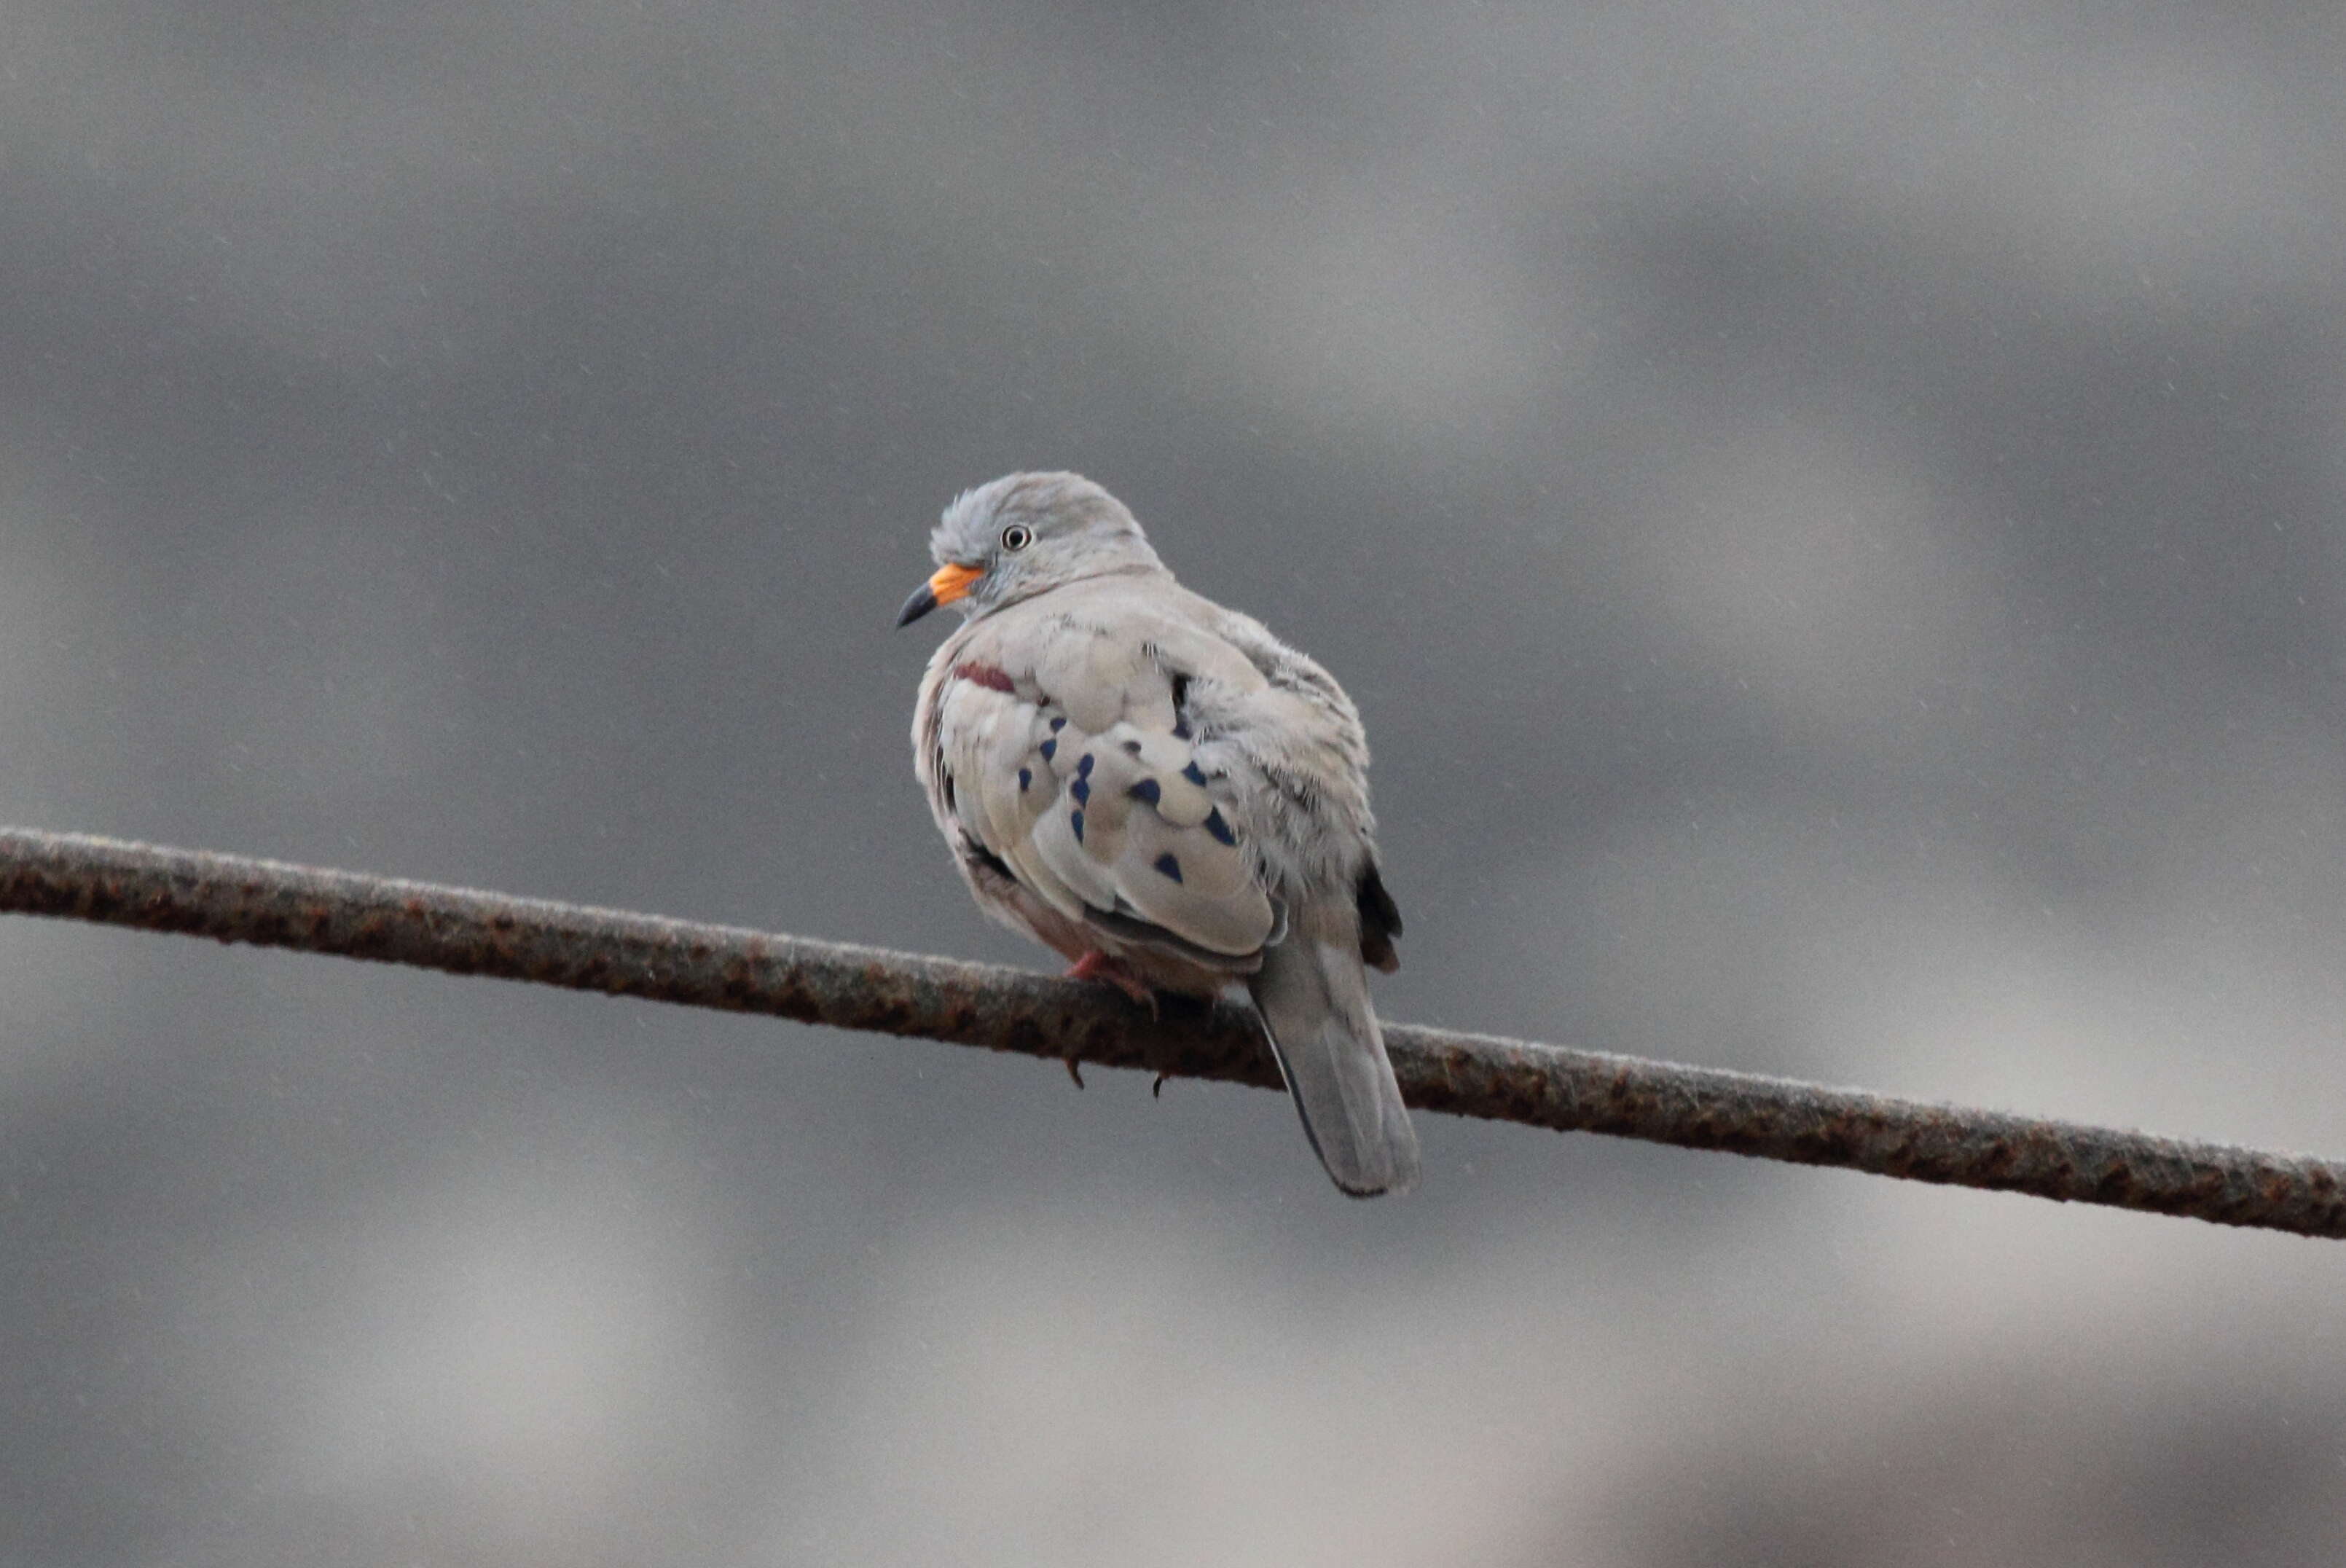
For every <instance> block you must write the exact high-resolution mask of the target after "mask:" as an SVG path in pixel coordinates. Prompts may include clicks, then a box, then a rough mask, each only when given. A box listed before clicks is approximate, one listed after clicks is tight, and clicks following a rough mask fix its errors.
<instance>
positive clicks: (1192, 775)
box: [1181, 762, 1206, 787]
mask: <svg viewBox="0 0 2346 1568" xmlns="http://www.w3.org/2000/svg"><path fill="white" fill-rule="evenodd" d="M1181 777H1182V778H1184V779H1188V781H1189V782H1190V783H1192V784H1196V785H1199V786H1200V787H1202V786H1203V785H1204V784H1205V782H1206V775H1205V770H1204V769H1200V768H1199V766H1198V765H1197V764H1196V763H1194V762H1192V763H1190V764H1189V766H1188V767H1187V768H1184V769H1181Z"/></svg>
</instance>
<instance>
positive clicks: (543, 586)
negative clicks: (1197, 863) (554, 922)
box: [0, 0, 2346, 1568]
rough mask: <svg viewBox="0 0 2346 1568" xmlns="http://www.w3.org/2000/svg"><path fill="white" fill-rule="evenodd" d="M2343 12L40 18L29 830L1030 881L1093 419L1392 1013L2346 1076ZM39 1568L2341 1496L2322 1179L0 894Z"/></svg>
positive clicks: (17, 433) (2340, 1084) (2236, 1104)
mask: <svg viewBox="0 0 2346 1568" xmlns="http://www.w3.org/2000/svg"><path fill="white" fill-rule="evenodd" d="M2341 15H2342V14H2341V11H2340V10H2339V8H2338V7H2336V6H2334V5H2324V4H2311V3H2303V0H2300V3H2296V4H2285V3H2282V4H2264V5H2258V4H2243V5H2211V4H2208V3H2206V0H2193V3H2191V4H2175V5H2110V4H2097V3H2085V0H2011V3H2004V4H1997V3H1990V4H1984V5H1948V4H1944V3H1939V4H1930V3H1925V0H1887V3H1883V4H1875V5H1866V4H1820V5H1806V4H1790V3H1774V0H1770V3H1760V4H1754V3H1751V0H1729V3H1720V4H1712V5H1703V4H1679V5H1596V6H1585V7H1578V6H1548V5H1523V6H1518V7H1514V8H1508V7H1503V6H1484V7H1474V8H1460V9H1438V8H1433V7H1423V6H1417V5H1386V6H1374V5H1370V6H1359V7H1349V8H1336V7H1325V6H1305V5H1296V6H1288V5H1188V6H1168V5H1135V4H1126V5H1076V4H1048V3H1044V0H1029V3H1025V4H1000V5H984V4H975V3H963V4H947V5H893V4H885V3H883V4H871V5H860V6H855V7H847V6H831V7H821V8H812V7H809V8H791V7H786V6H774V5H760V4H751V3H750V0H710V3H709V4H704V5H693V6H687V5H673V4H666V3H663V0H651V3H648V4H646V3H641V0H637V3H630V4H617V3H608V0H586V3H576V0H566V3H564V4H540V3H525V0H509V3H492V4H485V5H484V4H479V3H475V0H468V3H465V4H456V3H454V0H417V3H411V4H403V5H362V4H360V3H358V0H331V3H311V4H299V5H297V4H291V3H288V0H219V3H214V4H209V5H164V4H158V3H153V0H6V3H5V4H0V736H5V745H0V820H13V821H16V822H20V823H25V824H29V825H35V826H40V827H46V828H56V829H78V830H94V831H100V832H108V833H115V834H120V835H125V836H130V837H137V838H145V839H151V840H162V841H166V842H175V843H180V844H187V845H193V846H202V847H209V848H216V849H224V850H239V851H246V852H255V853H263V854H270V855H275V856H280V857H284V858H289V859H297V860H313V861H320V862H325V863H329V864H335V865H342V866H347V867H353V868H359V869H364V870H371V871H382V872H388V873H394V874H400V875H406V876H413V877H422V878H431V879H440V880H447V881H460V882H465V883H471V884H474V885H481V886H488V887H494V888H500V889H505V890H508V891H516V892H524V893H531V894H539V895H546V896H552V897H560V898H570V899H579V900H586V901H594V902H599V903H606V904H616V905H620V906H625V907H630V908H637V909H645V910H651V911H661V912H667V913H673V914H679V915H687V916H691V917H697V918H704V919H711V920H719V921H739V922H745V923H750V924H756V925H760V926H765V927H769V928H773V929H780V930H785V931H792V932H802V933H806V934H810V935H820V936H827V937H834V938H845V939H852V940H858V941H864V942H882V943H886V944H890V945H893V946H900V947H905V948H913V949H921V950H926V951H933V952H951V953H959V954H966V955H973V956H984V957H991V958H1000V959H1010V960H1014V961H1017V962H1041V961H1042V960H1043V958H1044V957H1045V955H1043V954H1040V953H1039V952H1030V951H1029V950H1028V949H1026V948H1025V947H1023V946H1022V945H1021V944H1019V943H1018V942H1015V940H1014V939H1012V938H1010V937H1008V936H1007V935H1005V934H1004V933H1001V932H997V931H995V930H994V929H993V928H992V927H990V926H989V925H987V924H986V923H984V921H982V920H981V919H980V917H979V916H978V915H977V914H976V913H975V912H974V911H973V910H972V909H971V908H970V907H969V904H968V902H967V900H966V898H965V896H964V893H963V891H962V890H961V888H960V886H959V884H958V882H957V881H956V879H955V878H954V873H953V871H952V870H951V867H950V864H949V862H948V859H947V857H946V854H945V852H944V850H943V847H942V846H941V844H940V843H939V842H938V841H937V840H936V838H935V836H934V833H933V830H932V828H931V827H930V824H929V822H928V820H927V817H926V814H925V811H924V809H923V805H922V802H921V799H920V793H919V790H918V789H917V787H916V785H915V784H914V782H913V777H912V768H911V761H910V754H909V750H908V748H907V744H906V741H905V733H904V732H905V729H906V725H907V721H908V717H909V714H910V710H911V704H912V697H913V684H914V681H915V679H916V677H917V675H918V671H919V669H920V667H921V664H922V662H923V659H924V658H925V657H926V655H927V653H928V650H929V648H930V647H931V646H933V642H934V640H935V637H936V636H938V635H940V633H941V630H942V628H941V627H939V626H935V625H930V624H924V625H923V626H920V627H918V628H916V629H915V630H914V631H913V632H909V633H905V634H901V635H892V634H891V632H890V631H889V623H890V620H891V618H892V615H893V613H894V611H895V608H896V606H897V605H898V603H899V602H900V601H901V600H902V598H903V596H904V594H905V593H906V592H907V591H908V590H909V589H910V588H911V587H912V586H913V585H915V584H916V583H917V582H918V581H919V580H920V579H921V577H922V576H923V575H925V574H926V572H927V571H928V569H929V563H928V560H927V557H926V555H925V548H924V540H925V534H926V530H927V527H928V525H929V524H930V523H931V522H932V521H933V518H934V516H935V514H936V512H937V510H938V509H939V508H940V507H941V506H942V505H943V503H944V502H945V501H946V500H947V498H948V497H949V496H950V495H951V494H953V493H954V491H955V490H957V489H959V488H961V487H963V486H965V485H968V484H974V483H977V482H979V481H982V480H984V479H986V478H989V477H991V476H993V475H994V474H996V473H1002V472H1004V471H1006V470H1009V469H1013V468H1018V467H1036V466H1068V467H1075V468H1079V469H1081V470H1083V471H1085V472H1086V473H1090V474H1092V475H1093V476H1095V477H1096V478H1098V479H1100V480H1101V481H1103V482H1104V483H1106V484H1108V485H1109V486H1110V487H1111V488H1112V489H1114V490H1116V491H1117V493H1118V494H1121V495H1122V496H1123V497H1124V498H1125V499H1126V500H1127V501H1128V502H1129V503H1130V504H1132V505H1133V507H1134V508H1135V510H1136V511H1137V513H1138V514H1139V515H1140V516H1141V518H1142V519H1143V521H1144V522H1146V523H1147V524H1148V525H1149V526H1150V528H1151V530H1152V532H1153V534H1154V535H1155V537H1156V539H1157V541H1158V544H1159V545H1160V547H1161V549H1162V551H1163V553H1164V554H1165V555H1166V557H1167V558H1168V561H1169V562H1171V563H1172V564H1173V565H1174V566H1175V567H1176V568H1177V569H1178V571H1180V572H1181V573H1182V574H1183V575H1184V577H1185V578H1186V580H1187V581H1188V582H1189V583H1190V584H1191V585H1194V586H1196V587H1198V588H1199V589H1201V590H1203V591H1205V592H1207V593H1209V594H1211V595H1214V596H1218V597H1219V598H1222V599H1224V600H1226V601H1228V602H1230V603H1232V604H1235V605H1237V606H1241V607H1243V608H1246V609H1249V610H1251V611H1253V612H1255V613H1257V614H1259V615H1260V616H1264V617H1265V618H1266V619H1268V620H1269V621H1270V622H1271V624H1272V625H1273V626H1276V627H1277V628H1279V629H1280V631H1281V632H1282V633H1284V634H1285V635H1286V636H1289V637H1290V638H1291V639H1293V640H1294V641H1296V642H1298V643H1299V644H1301V646H1302V647H1306V648H1309V649H1310V650H1311V651H1312V652H1314V653H1315V654H1317V655H1318V656H1320V657H1321V658H1322V659H1323V660H1325V661H1326V662H1327V663H1328V664H1329V665H1330V666H1331V667H1333V668H1334V669H1335V670H1336V671H1337V672H1338V673H1339V674H1340V675H1341V677H1342V678H1343V679H1344V680H1345V682H1346V683H1347V685H1348V686H1349V687H1350V688H1351V690H1352V693H1353V695H1354V696H1355V697H1357V698H1358V700H1359V702H1360V704H1361V707H1362V709H1363V710H1364V712H1365V714H1366V717H1367V719H1368V722H1369V726H1370V732H1371V734H1372V738H1373V739H1374V741H1375V743H1376V746H1377V749H1378V763H1377V769H1376V774H1375V779H1376V787H1377V790H1378V799H1379V803H1380V807H1381V810H1382V817H1383V820H1384V841H1385V845H1386V854H1387V863H1388V866H1389V868H1390V872H1391V880H1392V884H1393V886H1394V889H1395V891H1396V892H1397V893H1398V895H1399V897H1400V899H1401V901H1402V904H1403V909H1404V910H1405V911H1406V913H1407V915H1408V920H1409V935H1408V940H1407V942H1405V944H1404V947H1403V954H1404V964H1405V967H1404V969H1403V972H1402V973H1401V974H1400V975H1399V976H1398V977H1397V978H1395V979H1394V980H1392V982H1390V983H1383V984H1382V986H1381V989H1380V992H1379V996H1380V1004H1381V1006H1382V1008H1383V1009H1384V1010H1385V1012H1386V1013H1387V1014H1388V1015H1389V1016H1392V1017H1398V1018H1408V1019H1414V1020H1420V1021H1424V1022H1438V1023H1454V1024H1459V1025H1465V1026H1471V1027H1476V1028H1482V1029H1487V1030H1494V1031H1502V1032H1509V1033H1524V1034H1529V1035H1532V1036H1535V1037H1537V1038H1543V1039H1549V1040H1556V1041H1563V1042H1569V1043H1573V1044H1589V1045H1596V1046H1600V1047H1605V1048H1610V1049H1615V1050H1624V1051H1632V1052H1639V1053H1647V1054H1661V1055H1668V1056H1671V1057H1676V1058H1679V1059H1684V1060H1691V1061H1697V1062H1703V1063H1711V1064H1722V1065H1729V1066H1734V1067H1739V1068H1747V1069H1753V1070H1760V1071H1770V1072H1779V1073H1787V1074H1800V1075H1809V1076H1819V1077H1823V1078H1827V1079H1831V1080H1835V1081H1841V1082H1851V1083H1858V1084H1865V1085H1868V1086H1871V1087H1875V1088H1879V1089H1883V1090H1890V1091H1896V1092H1902V1093H1909V1094H1916V1095H1925V1096H1931V1097H1949V1098H1956V1099H1963V1100H1974V1101H1981V1102H1987V1103H1992V1104H1994V1105H2000V1106H2004V1107H2010V1108H2016V1109H2024V1110H2029V1111H2035V1112H2043V1113H2050V1114H2058V1115H2069V1116H2074V1117H2080V1118H2089V1119H2096V1120H2106V1121H2114V1122H2118V1123H2127V1124H2137V1125H2149V1126H2152V1127H2155V1128H2158V1129H2162V1130H2168V1131H2175V1132H2188V1133H2196V1134H2202V1135H2214V1136H2219V1137H2224V1138H2229V1139H2236V1140H2240V1141H2246V1142H2254V1143H2260V1144H2268V1145H2282V1146H2290V1147H2299V1148H2311V1149H2316V1150H2322V1151H2328V1152H2331V1153H2339V1152H2346V713H2341V698H2346V179H2341V175H2340V168H2341V164H2340V148H2341V145H2346V93H2341V90H2340V86H2339V84H2340V81H2341V76H2346V20H2341ZM0 973H5V988H0V1021H5V1029H0V1563H6V1564H9V1565H12V1568H13V1565H15V1564H26V1565H36V1564H37V1565H46V1564H85V1563H87V1564H101V1563H102V1564H117V1563H129V1564H138V1563H158V1564H159V1563H175V1564H214V1563H217V1564H231V1563H234V1564H253V1563H257V1564H273V1563H285V1564H295V1563H302V1564H309V1563H350V1564H375V1563H382V1564H392V1563H476V1562H480V1563H485V1562H495V1563H548V1564H555V1563H560V1564H580V1563H586V1564H594V1563H611V1564H620V1563H745V1564H765V1563H948V1562H950V1563H1003V1564H1027V1563H1069V1564H1078V1563H1084V1564H1087V1563H1166V1564H1172V1563H1262V1564H1286V1563H1410V1564H1432V1563H1450V1564H1460V1565H1465V1564H1476V1565H1481V1564H1535V1563H1565V1564H1596V1565H1621V1568H1662V1565H1676V1564H1686V1565H1692V1564H1708V1563H1781V1564H1803V1565H1805V1564H1824V1565H1834V1564H1851V1565H1855V1564H1861V1563H1862V1564H1915V1565H1923V1564H1933V1565H1935V1564H1983V1565H1984V1564H1998V1565H2003V1564H2010V1563H2020V1562H2043V1561H2054V1560H2058V1561H2061V1562H2064V1563H2072V1564H2086V1565H2088V1568H2091V1565H2097V1564H2109V1565H2112V1568H2116V1565H2119V1564H2126V1565H2137V1564H2166V1563H2173V1564H2186V1563H2189V1564H2198V1563H2228V1564H2243V1563H2271V1564H2297V1563H2312V1562H2317V1561H2331V1562H2335V1561H2338V1560H2340V1558H2341V1556H2342V1555H2346V1501H2341V1500H2346V1308H2341V1300H2346V1292H2341V1283H2346V1273H2341V1271H2342V1270H2346V1252H2341V1250H2340V1249H2339V1248H2337V1247H2334V1246H2331V1245H2328V1244H2317V1243H2311V1242H2305V1241H2299V1240H2293V1239H2288V1238H2282V1237H2269V1236H2258V1235H2246V1234H2232V1233H2227V1232H2223V1231H2219V1230H2218V1229H2215V1228H2213V1227H2204V1226H2198V1225H2194V1224H2189V1223H2185V1222H2180V1221H2175V1220H2166V1219H2151V1218H2143V1217H2130V1216H2124V1215H2116V1214H2109V1213H2094V1212H2076V1211H2069V1210H2065V1209H2062V1208H2058V1207H2054V1206H2051V1205H2045V1204H2036V1203H2030V1202H2025V1201H2022V1200H2018V1199H2015V1198H2010V1197H1998V1196H1983V1195H1979V1194H1972V1193H1959V1192H1949V1191H1941V1190H1935V1189H1928V1188H1918V1187H1910V1186H1902V1185H1899V1184H1893V1183H1889V1182H1883V1181H1878V1180H1872V1179H1870V1178H1863V1177H1858V1176H1848V1175H1843V1174H1838V1173H1825V1172H1817V1171H1809V1170H1798V1169H1788V1168H1783V1167H1777V1166H1761V1165H1757V1164H1752V1163H1747V1162H1743V1161H1739V1160H1736V1159H1733V1158H1729V1157H1726V1156H1711V1155H1697V1154H1686V1153H1679V1152H1674V1151H1668V1150H1658V1149H1648V1148H1643V1147H1637V1146H1630V1145H1622V1144H1618V1143H1614V1142H1609V1141H1607V1140H1603V1139H1599V1138H1593V1137H1586V1136H1569V1137H1566V1136H1556V1135H1548V1134H1544V1133H1537V1132H1532V1131H1528V1130H1525V1129H1522V1128H1509V1127H1491V1126H1484V1125H1467V1124H1464V1123H1460V1122H1456V1121H1452V1120H1447V1119H1443V1118H1434V1117H1427V1118H1424V1124H1425V1125H1424V1126H1423V1131H1424V1134H1425V1137H1426V1142H1427V1164H1428V1169H1429V1173H1430V1175H1429V1179H1428V1181H1427V1183H1426V1185H1425V1186H1424V1188H1423V1190H1422V1191H1421V1192H1420V1193H1419V1194H1418V1195H1417V1196H1413V1197H1412V1198H1410V1199H1408V1200H1406V1201H1398V1202H1382V1203H1376V1204H1369V1205H1362V1204H1354V1203H1348V1202H1345V1201H1343V1200H1341V1198H1339V1197H1338V1196H1336V1195H1335V1193H1334V1192H1332V1191H1331V1189H1330V1187H1329V1186H1328V1184H1327V1182H1326V1180H1325V1178H1324V1177H1323V1176H1321V1173H1320V1171H1319V1169H1318V1168H1317V1166H1316V1165H1315V1164H1314V1163H1313V1161H1312V1160H1311V1156H1310V1155H1309V1153H1308V1151H1307V1150H1306V1149H1305V1147H1304V1145H1303V1142H1302V1139H1301V1136H1300V1135H1298V1133H1297V1130H1296V1127H1295V1124H1294V1118H1293V1115H1292V1114H1291V1113H1290V1110H1289V1109H1288V1107H1287V1106H1286V1105H1285V1104H1284V1103H1283V1102H1282V1101H1281V1100H1280V1099H1279V1098H1278V1097H1276V1096H1273V1095H1265V1094H1260V1093H1253V1092H1247V1091H1240V1090H1231V1089H1222V1088H1213V1087H1203V1086H1199V1085H1196V1084H1173V1085H1170V1086H1168V1088H1167V1090H1166V1092H1165V1095H1164V1097H1163V1098H1162V1099H1161V1100H1155V1101H1152V1100H1151V1099H1150V1097H1149V1095H1148V1084H1147V1082H1146V1081H1145V1080H1144V1079H1142V1078H1139V1077H1137V1076H1135V1075H1131V1074H1108V1073H1102V1074H1094V1075H1093V1080H1092V1087H1091V1089H1090V1090H1089V1092H1088V1093H1086V1094H1082V1095H1078V1094H1076V1092H1075V1091H1074V1090H1073V1089H1072V1088H1071V1087H1070V1086H1069V1085H1068V1084H1067V1082H1066V1077H1065V1075H1064V1074H1062V1073H1061V1072H1060V1071H1059V1070H1058V1068H1057V1067H1056V1066H1054V1065H1050V1064H1035V1063H1033V1062H1027V1061H1020V1060H1012V1059H1006V1058H997V1057H993V1056H989V1055H986V1054H982V1053H974V1052H967V1051H962V1050H956V1049H953V1048H950V1047H944V1046H933V1045H926V1044H898V1043H888V1042H881V1041H875V1040H872V1039H870V1038H864V1037H851V1036H846V1035H841V1034H833V1033H817V1032H811V1031H808V1030H805V1029H801V1028H798V1027H795V1026H791V1025H785V1024H780V1023H769V1022H759V1021H755V1020H744V1019H739V1018H732V1017H723V1016H714V1015H702V1014H695V1013H686V1012H682V1011H678V1010H671V1009H659V1008H652V1007H648V1006H643V1005H638V1004H634V1003H617V1002H610V1001H604V1000H597V999H593V998H586V997H580V996H574V995H567V994H557V993H549V992H544V991H538V990H532V989H527V988H522V987H516V986H509V985H502V984H497V983H489V982H468V981H460V980H452V979H448V978H444V977H436V976H431V975H424V974H418V973H413V972H400V971H394V970H388V969H382V968H377V967H372V966H365V965H358V964H352V963H346V962H341V961H337V960H328V959H319V958H308V957H296V956H288V955H283V954H272V953H257V952H250V951H243V950H226V949H221V948H218V947H213V946H209V945H199V944H197V943H194V942H182V941H179V940H176V939H164V938H158V937H151V936H141V935H133V934H126V933H119V932H105V931H99V930H95V929H87V928H76V927H66V926H61V925H52V924H46V923H39V922H33V921H18V920H9V921H0Z"/></svg>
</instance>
